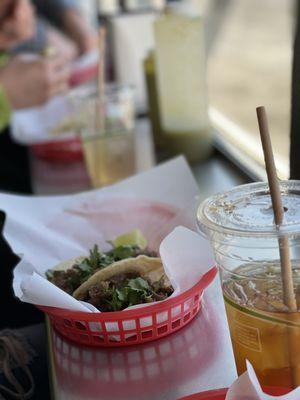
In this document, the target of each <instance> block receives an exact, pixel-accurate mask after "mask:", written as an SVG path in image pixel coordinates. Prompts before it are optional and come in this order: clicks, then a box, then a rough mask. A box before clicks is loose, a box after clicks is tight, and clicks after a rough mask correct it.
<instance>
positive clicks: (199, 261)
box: [14, 227, 213, 331]
mask: <svg viewBox="0 0 300 400" xmlns="http://www.w3.org/2000/svg"><path fill="white" fill-rule="evenodd" d="M160 254H161V258H162V261H163V264H164V268H165V272H166V275H167V276H168V278H169V279H170V281H171V283H172V285H173V287H174V289H175V290H174V293H173V294H172V296H170V297H174V296H177V295H179V294H180V293H182V292H184V291H186V290H188V289H190V288H191V287H192V286H194V285H195V284H196V283H197V282H199V280H200V278H201V277H202V275H203V274H204V273H206V272H207V271H208V270H209V269H210V268H211V267H212V266H213V256H212V254H211V253H210V252H209V250H207V242H206V240H205V239H203V238H201V237H200V236H199V235H198V234H196V233H195V232H193V231H191V230H189V229H187V228H184V227H177V228H175V229H174V230H173V232H171V233H170V234H169V235H168V236H167V237H166V238H165V239H164V240H163V241H162V243H161V246H160ZM14 292H15V295H16V296H17V297H19V298H20V300H22V301H24V302H27V303H32V304H36V305H42V306H48V307H59V308H65V309H69V310H72V311H86V312H99V311H98V310H97V309H95V308H93V307H91V306H90V305H88V306H86V305H85V304H84V303H83V302H79V301H77V300H75V299H74V298H73V297H72V296H70V295H69V294H67V293H65V292H64V291H62V290H61V289H59V288H57V287H56V286H55V285H53V284H52V283H51V282H49V281H47V279H46V278H45V277H44V268H43V266H41V265H35V266H34V265H32V264H31V263H30V262H28V260H26V258H25V257H24V258H23V259H22V260H21V262H20V263H19V264H18V266H17V267H16V269H15V271H14ZM151 305H152V304H151V303H150V304H142V305H136V306H133V307H129V308H130V309H132V308H138V307H147V306H151ZM185 306H186V307H188V304H186V305H185ZM129 308H128V309H129ZM179 313H180V308H179V309H178V314H179ZM174 316H175V315H174ZM167 318H168V315H167V313H165V315H163V313H161V314H160V315H159V318H158V319H159V320H158V322H159V323H160V322H163V321H165V320H167ZM143 323H144V326H148V325H147V321H146V318H145V321H143ZM109 330H113V329H110V327H108V331H109Z"/></svg>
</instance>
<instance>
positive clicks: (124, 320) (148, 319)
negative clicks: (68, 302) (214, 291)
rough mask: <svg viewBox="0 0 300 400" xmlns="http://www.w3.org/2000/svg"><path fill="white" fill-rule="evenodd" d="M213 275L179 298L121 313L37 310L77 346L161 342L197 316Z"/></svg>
mask: <svg viewBox="0 0 300 400" xmlns="http://www.w3.org/2000/svg"><path fill="white" fill-rule="evenodd" d="M216 274H217V268H216V267H214V268H212V269H210V270H209V271H208V272H207V273H206V274H205V275H203V277H202V278H201V279H200V281H199V282H198V283H197V284H196V285H194V286H193V287H192V288H191V289H189V290H187V291H186V292H184V293H181V294H180V295H179V296H175V297H174V298H170V299H168V300H165V301H163V302H160V303H155V304H153V305H151V306H147V307H139V308H135V309H131V310H124V311H121V312H109V313H85V312H71V311H69V310H65V309H60V308H53V307H42V306H39V308H40V309H41V310H42V311H44V312H45V313H47V314H48V316H49V318H50V321H51V324H52V326H53V327H54V328H55V329H56V330H57V331H58V332H60V333H61V334H62V335H63V336H64V337H66V338H68V339H70V340H72V341H74V342H76V343H79V344H83V345H88V346H96V347H118V346H129V345H136V344H141V343H145V342H149V341H152V340H156V339H160V338H162V337H164V336H167V335H169V334H171V333H173V332H176V331H178V330H179V329H181V328H182V327H183V326H185V325H186V324H188V323H189V322H190V321H191V320H192V319H193V318H194V317H195V316H196V315H197V313H198V312H199V310H200V308H201V299H202V294H203V290H204V289H205V288H206V287H207V286H208V285H209V284H210V283H211V282H212V281H213V279H214V278H215V276H216Z"/></svg>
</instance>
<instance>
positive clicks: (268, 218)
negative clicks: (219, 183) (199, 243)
mask: <svg viewBox="0 0 300 400" xmlns="http://www.w3.org/2000/svg"><path fill="white" fill-rule="evenodd" d="M280 188H281V194H282V202H283V207H284V210H285V213H284V223H283V224H282V225H281V226H280V228H278V227H276V225H275V223H274V216H273V209H272V202H271V196H270V192H269V186H268V184H267V183H265V182H259V183H250V184H248V185H241V186H238V187H236V188H234V189H232V190H230V191H228V192H225V193H220V194H216V195H214V196H212V197H210V198H208V199H207V200H205V201H204V202H203V203H202V204H201V205H200V207H199V209H198V213H197V220H198V226H199V228H200V230H201V231H202V232H203V233H204V234H206V235H207V234H209V233H211V232H214V231H215V232H219V233H223V234H228V235H233V236H278V235H283V234H284V235H299V234H300V181H282V182H280Z"/></svg>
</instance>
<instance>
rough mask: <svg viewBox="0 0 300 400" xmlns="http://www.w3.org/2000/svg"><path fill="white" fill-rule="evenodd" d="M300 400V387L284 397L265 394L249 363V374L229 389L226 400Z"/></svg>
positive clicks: (242, 376)
mask: <svg viewBox="0 0 300 400" xmlns="http://www.w3.org/2000/svg"><path fill="white" fill-rule="evenodd" d="M274 399H278V400H299V399H300V387H298V388H297V389H295V390H293V391H292V392H290V393H288V394H286V395H283V396H276V397H275V396H271V395H268V394H266V393H264V392H263V390H262V388H261V386H260V384H259V382H258V379H257V377H256V374H255V371H254V368H253V367H252V365H251V364H250V362H249V361H247V372H245V373H244V374H243V375H241V376H240V377H239V378H238V379H237V380H236V381H235V382H234V383H233V384H232V386H231V387H230V388H229V390H228V392H227V395H226V398H225V400H274Z"/></svg>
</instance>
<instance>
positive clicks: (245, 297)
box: [197, 181, 300, 388]
mask: <svg viewBox="0 0 300 400" xmlns="http://www.w3.org/2000/svg"><path fill="white" fill-rule="evenodd" d="M280 186H281V192H282V200H283V205H284V210H285V216H284V223H283V225H282V226H281V227H280V228H278V227H276V226H275V224H274V217H273V209H272V204H271V198H270V193H269V188H268V185H267V184H266V183H253V184H249V185H243V186H238V187H236V188H235V189H233V190H231V191H228V192H226V193H222V194H217V195H214V196H212V197H210V198H209V199H207V200H206V201H204V202H203V203H202V204H201V205H200V207H199V209H198V215H197V219H198V226H199V229H200V231H201V232H202V233H204V234H205V235H206V236H207V237H208V238H209V240H210V242H211V244H212V246H213V249H214V254H215V260H216V263H217V265H218V267H219V270H220V275H221V282H222V291H223V296H224V301H225V306H226V313H227V319H228V324H229V329H230V335H231V340H232V345H233V351H234V355H235V361H236V366H237V370H238V374H242V373H243V372H244V371H245V370H246V362H245V361H246V360H247V359H248V360H249V361H250V362H251V363H252V365H253V366H254V368H255V371H256V373H257V376H258V378H259V380H260V383H261V384H262V385H266V386H281V387H289V388H290V387H296V386H299V385H300V312H297V313H295V312H294V313H292V312H289V309H288V308H287V306H286V305H285V304H284V302H283V295H282V293H283V291H282V280H281V274H280V256H279V238H280V237H282V236H285V237H287V238H288V241H289V247H290V254H291V263H292V268H293V281H294V288H295V295H296V299H297V303H298V308H300V181H286V182H281V184H280Z"/></svg>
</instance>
